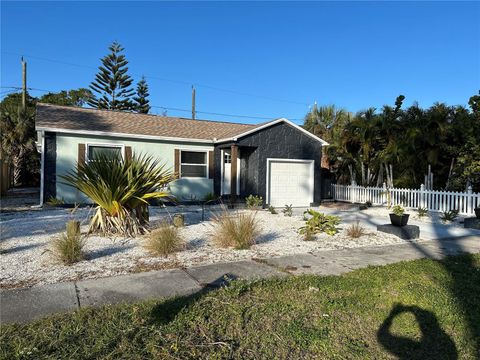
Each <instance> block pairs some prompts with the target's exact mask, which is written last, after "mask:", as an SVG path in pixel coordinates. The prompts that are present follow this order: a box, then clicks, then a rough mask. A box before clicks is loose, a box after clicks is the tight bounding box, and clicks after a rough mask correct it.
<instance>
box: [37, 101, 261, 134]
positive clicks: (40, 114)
mask: <svg viewBox="0 0 480 360" xmlns="http://www.w3.org/2000/svg"><path fill="white" fill-rule="evenodd" d="M35 123H36V124H35V125H36V128H37V129H42V128H43V129H45V128H49V129H62V130H66V131H68V130H70V131H89V132H107V133H117V134H126V135H129V134H130V135H145V136H160V137H171V138H183V139H199V140H210V141H211V140H212V139H213V138H217V139H222V138H229V137H234V136H236V135H239V134H242V133H244V132H247V131H249V130H252V129H254V128H256V127H258V126H261V124H260V125H251V124H239V123H228V122H220V121H210V120H192V119H185V118H178V117H167V116H158V115H145V114H136V113H128V112H120V111H112V110H95V109H86V108H80V107H73V106H58V105H49V104H42V103H38V104H37V115H36V119H35Z"/></svg>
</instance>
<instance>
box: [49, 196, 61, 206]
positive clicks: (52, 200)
mask: <svg viewBox="0 0 480 360" xmlns="http://www.w3.org/2000/svg"><path fill="white" fill-rule="evenodd" d="M46 204H47V205H50V206H59V205H63V204H65V200H63V198H62V199H57V198H56V197H53V196H50V197H49V198H48V200H47V201H46Z"/></svg>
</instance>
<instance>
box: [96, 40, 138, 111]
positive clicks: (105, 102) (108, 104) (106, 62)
mask: <svg viewBox="0 0 480 360" xmlns="http://www.w3.org/2000/svg"><path fill="white" fill-rule="evenodd" d="M109 50H110V51H111V53H110V54H108V55H107V56H105V57H104V58H102V59H101V61H102V64H103V66H99V68H98V69H99V70H100V71H99V72H98V73H97V75H95V80H94V81H93V82H92V83H91V84H90V89H92V90H93V91H94V92H95V93H97V94H98V97H97V96H95V95H93V96H92V97H91V98H90V99H89V100H88V104H89V105H90V106H92V107H94V108H97V109H111V110H132V108H133V102H132V96H133V95H134V94H135V91H134V89H132V88H131V85H132V82H133V79H132V78H131V77H130V75H128V73H127V71H128V67H127V64H128V61H127V59H126V58H125V55H124V54H122V51H123V50H124V48H123V47H122V46H121V45H120V44H119V43H118V42H116V41H115V42H113V43H112V45H110V47H109Z"/></svg>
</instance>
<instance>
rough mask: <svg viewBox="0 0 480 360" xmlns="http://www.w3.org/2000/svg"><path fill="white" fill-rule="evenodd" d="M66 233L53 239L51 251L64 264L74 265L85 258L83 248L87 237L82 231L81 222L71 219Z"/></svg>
mask: <svg viewBox="0 0 480 360" xmlns="http://www.w3.org/2000/svg"><path fill="white" fill-rule="evenodd" d="M66 229H67V231H66V233H64V234H62V235H61V236H60V237H57V238H55V239H53V241H52V246H51V248H50V251H51V252H52V254H53V256H54V258H55V259H56V260H58V261H59V262H61V263H63V264H64V265H72V264H74V263H76V262H78V261H81V260H83V259H84V258H85V256H84V253H83V248H84V246H85V239H83V238H82V234H81V233H80V223H79V222H78V221H75V220H70V221H68V222H67V224H66Z"/></svg>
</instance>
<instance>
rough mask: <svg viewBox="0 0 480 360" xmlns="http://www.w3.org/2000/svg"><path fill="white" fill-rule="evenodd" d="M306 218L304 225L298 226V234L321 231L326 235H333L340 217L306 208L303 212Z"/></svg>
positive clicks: (336, 230)
mask: <svg viewBox="0 0 480 360" xmlns="http://www.w3.org/2000/svg"><path fill="white" fill-rule="evenodd" d="M303 216H304V217H305V218H306V220H305V226H303V227H301V228H300V234H304V235H306V234H308V235H309V236H311V234H318V233H321V232H324V233H326V234H327V235H335V234H336V233H337V232H338V228H337V225H338V224H340V218H339V217H338V216H334V215H325V214H323V213H321V212H318V211H315V210H312V209H308V210H307V211H305V212H304V213H303Z"/></svg>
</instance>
